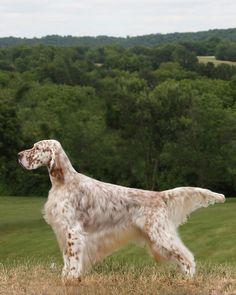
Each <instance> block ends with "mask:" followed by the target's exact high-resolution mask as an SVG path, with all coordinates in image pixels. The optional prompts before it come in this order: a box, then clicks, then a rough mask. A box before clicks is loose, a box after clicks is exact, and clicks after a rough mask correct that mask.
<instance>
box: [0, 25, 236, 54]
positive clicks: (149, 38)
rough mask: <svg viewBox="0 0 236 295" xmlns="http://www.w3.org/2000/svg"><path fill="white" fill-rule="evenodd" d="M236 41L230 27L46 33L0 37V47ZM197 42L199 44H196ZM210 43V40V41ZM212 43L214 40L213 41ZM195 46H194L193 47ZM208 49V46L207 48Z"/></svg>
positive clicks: (143, 44)
mask: <svg viewBox="0 0 236 295" xmlns="http://www.w3.org/2000/svg"><path fill="white" fill-rule="evenodd" d="M211 39H212V40H222V41H223V42H225V41H231V42H232V41H233V42H235V41H236V28H231V29H214V30H208V31H202V32H187V33H169V34H160V33H157V34H148V35H143V36H127V37H125V38H124V37H111V36H97V37H89V36H83V37H76V36H70V35H68V36H59V35H48V36H45V37H42V38H36V37H35V38H17V37H2V38H0V47H10V46H17V45H30V46H33V45H39V44H42V45H47V46H48V45H52V46H69V47H70V46H90V47H101V46H106V45H114V44H116V45H121V46H123V47H126V48H130V47H134V46H147V47H154V46H159V45H164V44H167V43H168V44H170V43H177V42H178V43H179V42H191V43H192V42H194V43H196V45H197V46H199V49H200V48H202V47H203V48H204V47H206V46H208V45H207V43H208V41H209V40H211ZM198 43H199V44H198ZM210 43H211V42H210ZM213 43H214V42H213ZM195 48H196V47H195ZM209 49H210V48H209Z"/></svg>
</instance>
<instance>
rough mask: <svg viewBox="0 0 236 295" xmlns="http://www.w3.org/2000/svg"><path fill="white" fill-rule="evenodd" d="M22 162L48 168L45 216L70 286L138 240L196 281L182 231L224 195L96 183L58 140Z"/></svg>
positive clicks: (35, 148)
mask: <svg viewBox="0 0 236 295" xmlns="http://www.w3.org/2000/svg"><path fill="white" fill-rule="evenodd" d="M18 158H19V162H20V164H21V165H22V166H23V167H25V168H26V169H29V170H31V169H36V168H38V167H40V166H47V168H48V171H49V176H50V179H51V183H52V187H51V189H50V191H49V195H48V200H47V202H46V204H45V206H44V217H45V220H46V222H47V223H49V224H50V225H51V227H52V228H53V230H54V232H55V234H56V237H57V240H58V243H59V246H60V249H61V251H62V253H63V259H64V267H63V271H62V276H63V281H64V282H65V283H66V284H75V283H77V282H79V281H80V278H81V275H82V273H83V272H85V270H87V269H88V268H89V267H90V266H91V265H92V264H94V263H95V262H97V261H99V260H101V259H102V258H104V257H106V256H107V255H109V254H111V253H113V252H114V251H116V250H117V249H119V248H120V247H121V246H124V245H126V244H127V243H128V242H131V241H138V240H142V241H145V242H146V244H147V245H148V247H149V248H150V251H151V253H152V255H153V256H154V258H155V260H156V261H158V260H160V259H165V260H169V261H172V262H174V263H176V264H177V265H178V267H179V269H180V271H181V272H182V273H184V274H186V275H188V276H193V275H194V272H195V262H194V257H193V255H192V253H191V252H190V251H189V250H188V249H187V248H186V246H185V245H184V244H183V242H182V241H181V239H180V237H179V236H178V232H177V228H178V226H179V225H180V224H182V223H184V222H185V221H186V219H187V216H188V215H189V214H190V213H191V212H193V211H194V210H196V209H198V208H200V207H207V206H208V205H209V204H214V203H223V202H224V201H225V197H224V195H222V194H217V193H214V192H212V191H210V190H207V189H203V188H197V187H178V188H174V189H170V190H166V191H162V192H155V191H147V190H141V189H135V188H128V187H123V186H119V185H114V184H109V183H105V182H101V181H98V180H95V179H93V178H90V177H88V176H85V175H83V174H80V173H78V172H76V171H75V169H74V168H73V167H72V165H71V163H70V160H69V159H68V157H67V155H66V153H65V152H64V150H63V148H62V147H61V144H60V143H59V142H58V141H56V140H42V141H39V142H37V143H35V144H34V146H33V148H31V149H28V150H25V151H22V152H20V153H19V154H18Z"/></svg>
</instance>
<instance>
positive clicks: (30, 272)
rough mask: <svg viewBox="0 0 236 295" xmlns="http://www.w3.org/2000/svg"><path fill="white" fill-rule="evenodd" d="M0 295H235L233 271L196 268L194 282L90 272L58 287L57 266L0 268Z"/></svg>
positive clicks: (165, 274) (147, 273)
mask: <svg viewBox="0 0 236 295" xmlns="http://www.w3.org/2000/svg"><path fill="white" fill-rule="evenodd" d="M0 294H1V295H23V294H27V295H28V294H29V295H55V294H56V295H84V294H91V295H92V294H93V295H94V294H104V295H109V294H114V295H126V294H137V295H141V294H143V295H144V294H145V295H149V294H150V295H151V294H156V295H170V294H174V295H207V294H211V295H236V267H232V266H225V265H218V266H217V265H214V266H209V265H208V266H204V265H201V266H199V269H198V273H197V275H196V276H195V277H194V278H193V279H188V278H185V277H183V276H182V275H180V274H179V273H178V272H176V270H175V269H173V268H171V267H162V266H161V267H144V268H139V269H136V268H134V267H133V268H132V267H127V268H126V267H122V268H121V269H119V270H113V271H109V272H108V271H105V272H102V271H101V270H98V272H95V271H93V272H91V273H90V274H88V275H86V276H85V277H84V278H83V279H82V282H81V283H80V284H79V285H78V286H64V285H63V284H62V283H61V278H60V268H59V267H58V266H54V267H47V266H42V265H38V266H16V267H9V266H7V267H4V266H3V265H2V266H0Z"/></svg>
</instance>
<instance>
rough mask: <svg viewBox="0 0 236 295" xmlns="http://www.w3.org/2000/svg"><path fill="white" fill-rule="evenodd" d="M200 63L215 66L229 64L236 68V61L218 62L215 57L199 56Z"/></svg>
mask: <svg viewBox="0 0 236 295" xmlns="http://www.w3.org/2000/svg"><path fill="white" fill-rule="evenodd" d="M198 61H199V62H200V63H204V64H207V63H208V62H212V63H213V64H214V65H216V66H217V65H220V64H227V65H231V66H236V62H235V61H227V60H218V59H216V58H215V57H214V56H198Z"/></svg>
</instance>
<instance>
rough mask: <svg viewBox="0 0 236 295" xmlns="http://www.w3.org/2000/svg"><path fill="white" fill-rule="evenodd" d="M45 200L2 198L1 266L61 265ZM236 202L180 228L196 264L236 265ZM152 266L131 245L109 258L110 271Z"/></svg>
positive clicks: (141, 250) (142, 251)
mask: <svg viewBox="0 0 236 295" xmlns="http://www.w3.org/2000/svg"><path fill="white" fill-rule="evenodd" d="M45 201H46V199H43V198H30V197H27V198H26V197H0V263H3V264H4V265H9V264H21V263H23V262H25V261H31V262H34V261H35V262H42V263H47V264H48V262H55V263H59V264H61V263H62V261H61V254H60V251H59V248H58V246H57V242H56V239H55V236H54V234H53V232H52V230H51V228H50V227H49V226H48V225H47V224H46V223H45V221H44V220H43V217H42V213H41V210H42V208H43V204H44V202H45ZM235 212H236V199H228V200H227V201H226V203H225V204H219V205H214V206H211V207H209V208H204V209H200V210H198V211H196V212H195V213H193V214H192V215H191V218H190V219H189V220H188V222H187V223H186V224H184V225H183V226H182V227H181V228H180V235H181V237H182V239H183V241H184V243H185V244H186V245H187V246H188V248H189V249H190V250H191V251H192V252H193V253H194V255H195V258H196V260H197V262H208V261H209V262H211V263H227V264H235V262H236V213H235ZM116 263H117V265H119V267H120V265H125V264H127V263H128V264H129V265H135V266H145V265H148V266H151V265H154V262H153V260H152V259H151V258H150V257H149V255H148V254H147V251H146V249H144V248H142V247H138V246H128V247H126V248H125V249H122V250H121V251H119V252H117V253H116V254H114V255H113V256H111V257H109V258H108V259H107V261H106V263H105V264H104V265H106V268H107V270H108V271H109V267H113V268H114V267H115V265H116Z"/></svg>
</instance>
